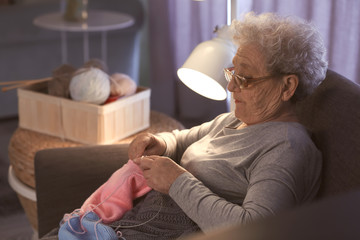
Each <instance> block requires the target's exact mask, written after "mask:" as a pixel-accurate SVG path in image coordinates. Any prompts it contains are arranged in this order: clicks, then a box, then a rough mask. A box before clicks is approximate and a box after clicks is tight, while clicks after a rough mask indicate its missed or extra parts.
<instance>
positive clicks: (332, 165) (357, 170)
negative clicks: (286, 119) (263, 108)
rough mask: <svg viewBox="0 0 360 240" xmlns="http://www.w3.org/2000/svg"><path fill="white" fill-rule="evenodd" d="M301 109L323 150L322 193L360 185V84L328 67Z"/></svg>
mask: <svg viewBox="0 0 360 240" xmlns="http://www.w3.org/2000/svg"><path fill="white" fill-rule="evenodd" d="M297 111H298V115H299V118H300V121H301V122H302V123H303V124H304V125H305V126H306V127H307V128H308V129H309V130H310V131H311V133H312V137H313V140H314V142H315V144H316V145H317V147H318V148H319V149H320V150H321V152H322V154H323V173H322V185H321V187H320V191H319V194H318V197H320V198H321V197H325V196H328V195H334V194H338V193H342V192H347V191H351V190H354V189H360V86H359V85H357V84H356V83H353V82H351V81H350V80H348V79H346V78H345V77H343V76H341V75H339V74H337V73H336V72H333V71H331V70H328V72H327V76H326V78H325V80H324V81H323V82H322V83H321V84H320V86H319V87H318V88H317V89H316V91H315V92H314V93H313V94H312V95H311V96H309V97H308V98H306V99H305V100H304V101H301V102H299V103H298V106H297Z"/></svg>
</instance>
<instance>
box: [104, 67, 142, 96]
mask: <svg viewBox="0 0 360 240" xmlns="http://www.w3.org/2000/svg"><path fill="white" fill-rule="evenodd" d="M136 88H137V86H136V83H135V81H134V80H132V79H131V78H130V77H129V76H128V75H126V74H123V73H114V74H112V75H111V76H110V89H111V90H110V95H111V96H119V97H122V96H128V95H131V94H134V93H135V92H136Z"/></svg>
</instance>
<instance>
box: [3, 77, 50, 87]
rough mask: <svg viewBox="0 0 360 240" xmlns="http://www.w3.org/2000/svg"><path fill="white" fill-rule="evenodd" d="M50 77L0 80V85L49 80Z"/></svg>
mask: <svg viewBox="0 0 360 240" xmlns="http://www.w3.org/2000/svg"><path fill="white" fill-rule="evenodd" d="M51 79H52V77H47V78H39V79H32V80H17V81H8V82H0V86H1V85H13V84H18V83H38V82H46V81H50V80H51Z"/></svg>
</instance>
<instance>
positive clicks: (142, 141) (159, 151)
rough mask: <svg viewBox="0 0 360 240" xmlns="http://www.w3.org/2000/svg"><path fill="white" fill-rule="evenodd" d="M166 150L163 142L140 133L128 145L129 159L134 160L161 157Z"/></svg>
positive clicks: (147, 134) (148, 134)
mask: <svg viewBox="0 0 360 240" xmlns="http://www.w3.org/2000/svg"><path fill="white" fill-rule="evenodd" d="M165 150H166V143H165V141H164V140H163V139H162V138H160V137H157V136H155V135H152V134H150V133H142V134H139V135H138V136H136V138H135V139H134V140H133V141H132V142H131V143H130V145H129V149H128V155H129V159H136V158H139V157H141V156H144V155H163V154H164V152H165Z"/></svg>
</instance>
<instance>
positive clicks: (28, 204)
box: [8, 111, 184, 231]
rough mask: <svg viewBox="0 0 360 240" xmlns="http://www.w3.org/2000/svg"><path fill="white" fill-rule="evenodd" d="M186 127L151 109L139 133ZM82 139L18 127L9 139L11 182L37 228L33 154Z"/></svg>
mask: <svg viewBox="0 0 360 240" xmlns="http://www.w3.org/2000/svg"><path fill="white" fill-rule="evenodd" d="M175 129H179V130H181V129H184V126H183V125H182V124H181V123H180V122H178V121H176V120H175V119H173V118H171V117H169V116H167V115H166V114H163V113H160V112H156V111H151V112H150V127H149V128H148V129H145V130H143V131H141V132H139V133H137V134H140V133H146V132H148V133H153V134H155V133H159V132H166V131H172V130H175ZM137 134H134V135H132V136H130V137H127V138H125V139H122V140H120V141H118V142H115V143H114V144H120V143H130V142H131V141H132V140H133V139H134V138H135V137H136V135H137ZM83 145H84V144H82V143H77V142H73V141H67V140H62V139H61V138H58V137H54V136H50V135H46V134H42V133H38V132H34V131H31V130H26V129H23V128H18V129H17V130H16V131H15V133H14V134H13V136H12V137H11V139H10V143H9V153H8V154H9V159H10V164H11V165H10V168H9V183H10V186H11V187H12V188H13V189H14V190H15V192H16V193H17V195H18V198H19V200H20V202H21V205H22V206H23V208H24V210H25V213H26V215H27V218H28V220H29V222H30V224H31V226H32V227H33V229H34V230H35V231H37V206H36V189H35V173H34V157H35V154H36V152H38V151H40V150H42V149H48V148H64V147H76V146H83Z"/></svg>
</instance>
